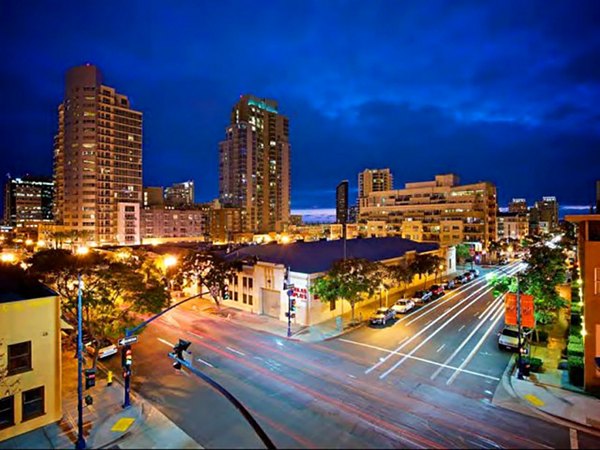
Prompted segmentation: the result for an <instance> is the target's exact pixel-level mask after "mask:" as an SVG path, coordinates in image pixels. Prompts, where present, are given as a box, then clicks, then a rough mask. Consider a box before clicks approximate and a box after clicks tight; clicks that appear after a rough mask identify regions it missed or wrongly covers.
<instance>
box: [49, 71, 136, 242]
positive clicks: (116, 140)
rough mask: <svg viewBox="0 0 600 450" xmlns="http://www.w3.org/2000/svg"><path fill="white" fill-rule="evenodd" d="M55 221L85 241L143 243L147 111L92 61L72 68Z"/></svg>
mask: <svg viewBox="0 0 600 450" xmlns="http://www.w3.org/2000/svg"><path fill="white" fill-rule="evenodd" d="M54 179H55V182H56V202H55V219H56V221H57V225H59V226H62V229H63V230H65V231H75V232H77V233H78V234H79V236H80V237H79V240H80V241H87V242H94V243H96V244H98V245H103V244H127V245H131V244H139V242H140V205H141V201H142V113H141V112H139V111H135V110H133V109H131V105H130V102H129V99H128V98H127V97H126V96H125V95H123V94H120V93H118V92H117V91H116V90H115V89H114V88H112V87H109V86H106V85H105V84H103V81H102V74H101V72H100V70H99V69H98V68H97V67H95V66H93V65H90V64H86V65H84V66H78V67H73V68H72V69H70V70H69V71H67V75H66V83H65V95H64V101H63V102H62V103H61V104H60V105H59V107H58V133H57V134H56V136H55V139H54Z"/></svg>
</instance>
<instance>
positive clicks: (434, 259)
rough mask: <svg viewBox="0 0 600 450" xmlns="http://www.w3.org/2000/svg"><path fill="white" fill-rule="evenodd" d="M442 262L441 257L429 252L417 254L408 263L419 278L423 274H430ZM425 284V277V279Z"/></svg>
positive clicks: (437, 268)
mask: <svg viewBox="0 0 600 450" xmlns="http://www.w3.org/2000/svg"><path fill="white" fill-rule="evenodd" d="M441 263H442V258H440V257H439V256H437V255H430V254H427V253H425V254H418V255H417V256H416V258H415V259H414V260H413V261H412V262H411V263H410V270H411V271H412V272H413V273H415V274H417V275H419V279H421V277H422V276H423V275H426V276H428V275H431V274H434V273H436V272H437V271H438V270H439V265H440V264H441ZM425 285H427V279H426V280H425Z"/></svg>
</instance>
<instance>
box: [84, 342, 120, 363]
mask: <svg viewBox="0 0 600 450" xmlns="http://www.w3.org/2000/svg"><path fill="white" fill-rule="evenodd" d="M93 344H94V341H93V340H89V341H87V342H85V344H84V347H85V349H86V351H87V352H88V353H89V354H90V355H92V356H94V354H95V352H96V349H95V348H94V345H93ZM118 351H119V349H118V348H117V346H116V345H115V344H113V343H112V342H111V341H109V340H108V339H102V340H100V344H99V345H98V359H104V358H108V357H109V356H112V355H116V354H117V353H118Z"/></svg>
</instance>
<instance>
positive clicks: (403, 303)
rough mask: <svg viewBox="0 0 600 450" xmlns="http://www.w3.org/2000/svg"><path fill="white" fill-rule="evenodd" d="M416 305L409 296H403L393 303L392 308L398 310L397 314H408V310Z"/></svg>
mask: <svg viewBox="0 0 600 450" xmlns="http://www.w3.org/2000/svg"><path fill="white" fill-rule="evenodd" d="M414 307H415V302H413V301H412V300H410V299H408V298H401V299H400V300H398V301H397V302H396V303H394V304H393V305H392V309H393V310H394V311H396V314H406V313H407V312H408V311H410V310H411V309H413V308H414Z"/></svg>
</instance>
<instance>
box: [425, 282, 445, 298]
mask: <svg viewBox="0 0 600 450" xmlns="http://www.w3.org/2000/svg"><path fill="white" fill-rule="evenodd" d="M429 292H431V294H432V296H433V297H435V298H439V297H441V296H442V295H444V286H440V285H439V284H434V285H433V286H431V287H430V288H429Z"/></svg>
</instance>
